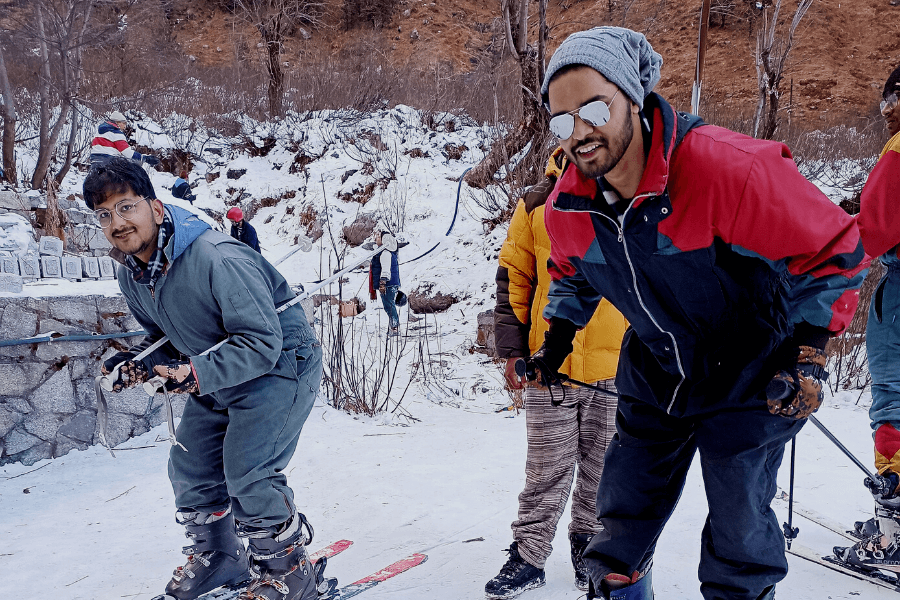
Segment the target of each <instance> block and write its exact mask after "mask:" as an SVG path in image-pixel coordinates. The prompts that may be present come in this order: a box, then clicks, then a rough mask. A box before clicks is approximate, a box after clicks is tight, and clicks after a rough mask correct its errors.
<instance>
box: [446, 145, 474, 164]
mask: <svg viewBox="0 0 900 600" xmlns="http://www.w3.org/2000/svg"><path fill="white" fill-rule="evenodd" d="M468 149H469V148H468V147H467V146H466V145H465V144H459V145H456V144H450V143H447V144H444V153H445V154H446V155H447V158H448V159H449V160H459V159H461V158H462V155H463V152H465V151H466V150H468Z"/></svg>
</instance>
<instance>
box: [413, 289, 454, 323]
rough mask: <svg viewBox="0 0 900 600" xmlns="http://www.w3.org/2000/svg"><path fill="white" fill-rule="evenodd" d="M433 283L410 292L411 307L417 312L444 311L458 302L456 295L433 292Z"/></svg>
mask: <svg viewBox="0 0 900 600" xmlns="http://www.w3.org/2000/svg"><path fill="white" fill-rule="evenodd" d="M433 288H434V284H433V283H425V284H422V285H421V286H419V287H418V288H416V289H415V290H413V291H412V292H410V293H409V309H410V310H411V311H413V312H414V313H415V314H417V315H418V314H422V313H429V314H431V313H439V312H444V311H445V310H447V309H448V308H450V307H451V306H452V305H453V304H455V303H456V302H458V300H457V299H456V298H455V297H454V296H447V295H444V294H443V293H441V292H438V293H437V294H432V290H433Z"/></svg>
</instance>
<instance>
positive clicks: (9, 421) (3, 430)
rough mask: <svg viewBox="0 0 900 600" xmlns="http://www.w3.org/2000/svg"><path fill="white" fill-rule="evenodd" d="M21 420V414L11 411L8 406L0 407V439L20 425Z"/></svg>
mask: <svg viewBox="0 0 900 600" xmlns="http://www.w3.org/2000/svg"><path fill="white" fill-rule="evenodd" d="M23 418H24V416H23V415H22V413H20V412H18V411H15V410H12V408H11V407H9V406H5V405H0V439H2V438H3V436H5V435H6V434H7V433H9V432H10V431H11V430H12V428H13V427H15V426H16V425H18V424H19V423H21V422H22V419H23Z"/></svg>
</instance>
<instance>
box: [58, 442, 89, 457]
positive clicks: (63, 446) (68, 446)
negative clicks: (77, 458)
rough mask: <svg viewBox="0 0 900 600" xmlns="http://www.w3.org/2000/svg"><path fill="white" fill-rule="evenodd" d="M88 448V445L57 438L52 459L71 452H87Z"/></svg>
mask: <svg viewBox="0 0 900 600" xmlns="http://www.w3.org/2000/svg"><path fill="white" fill-rule="evenodd" d="M88 448H90V444H89V443H86V442H80V441H77V440H73V439H71V438H67V437H59V438H57V440H56V449H55V450H54V452H53V458H57V457H60V456H65V455H66V454H68V453H69V452H71V451H72V450H87V449H88Z"/></svg>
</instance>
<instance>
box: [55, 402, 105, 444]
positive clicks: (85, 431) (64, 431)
mask: <svg viewBox="0 0 900 600" xmlns="http://www.w3.org/2000/svg"><path fill="white" fill-rule="evenodd" d="M96 429H97V415H96V414H94V413H93V412H92V411H87V410H82V411H79V412H77V413H76V414H75V416H74V417H72V418H71V419H69V420H68V421H66V422H65V423H64V424H63V425H62V427H60V428H59V430H58V432H57V433H59V435H64V436H66V437H68V438H71V439H73V440H79V441H81V442H85V443H91V441H93V439H94V431H95V430H96Z"/></svg>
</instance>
